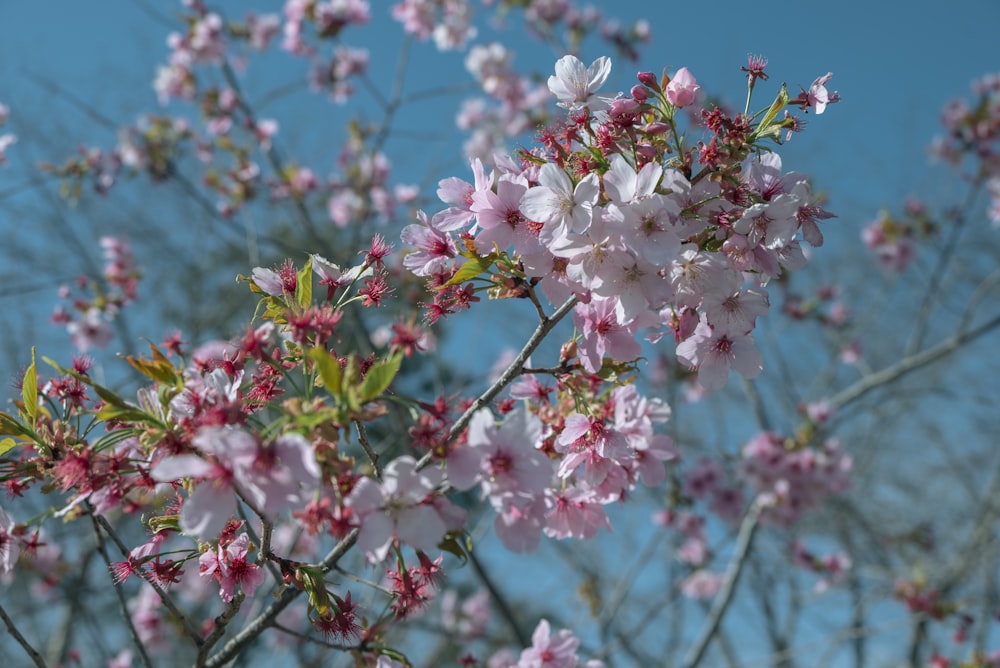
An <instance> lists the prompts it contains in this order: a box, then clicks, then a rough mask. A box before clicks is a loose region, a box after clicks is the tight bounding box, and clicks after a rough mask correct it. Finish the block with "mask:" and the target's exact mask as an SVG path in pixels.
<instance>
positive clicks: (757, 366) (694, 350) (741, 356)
mask: <svg viewBox="0 0 1000 668" xmlns="http://www.w3.org/2000/svg"><path fill="white" fill-rule="evenodd" d="M677 358H678V359H679V360H681V361H682V362H684V363H685V364H687V365H688V366H689V367H691V368H696V369H698V382H699V383H700V384H701V386H702V387H704V388H705V389H706V390H717V389H719V388H721V387H722V386H723V385H725V384H726V380H727V379H728V378H729V370H730V368H732V369H736V371H738V372H739V373H740V375H742V376H743V377H744V378H755V377H756V376H757V375H758V374H759V373H760V372H761V371H763V369H764V366H763V361H762V360H761V356H760V353H759V352H758V351H757V346H755V345H754V342H753V338H752V337H751V336H749V335H744V334H734V333H728V332H724V331H721V330H719V331H716V330H714V329H713V328H712V326H711V325H709V324H708V320H706V319H705V317H704V315H703V316H702V319H701V322H699V323H698V326H697V327H696V328H695V330H694V334H693V335H692V336H691V337H689V338H687V339H685V340H684V341H682V342H681V343H680V344H679V345H678V346H677Z"/></svg>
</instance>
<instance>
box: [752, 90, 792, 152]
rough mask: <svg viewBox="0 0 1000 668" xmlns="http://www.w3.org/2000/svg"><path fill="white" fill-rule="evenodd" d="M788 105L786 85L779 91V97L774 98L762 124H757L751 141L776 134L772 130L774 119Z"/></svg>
mask: <svg viewBox="0 0 1000 668" xmlns="http://www.w3.org/2000/svg"><path fill="white" fill-rule="evenodd" d="M786 104H788V87H787V86H786V85H785V84H781V90H780V91H778V96H777V97H776V98H774V102H772V103H771V106H770V107H768V110H767V113H765V114H764V118H762V119H760V123H758V124H757V129H756V130H754V131H753V133H752V134H751V135H750V141H751V142H752V141H754V140H756V139H759V138H761V137H764V136H767V135H770V134H774V130H773V129H772V128H770V125H771V121H773V120H774V117H775V116H777V115H778V112H779V111H781V110H782V109H784V108H785V105H786Z"/></svg>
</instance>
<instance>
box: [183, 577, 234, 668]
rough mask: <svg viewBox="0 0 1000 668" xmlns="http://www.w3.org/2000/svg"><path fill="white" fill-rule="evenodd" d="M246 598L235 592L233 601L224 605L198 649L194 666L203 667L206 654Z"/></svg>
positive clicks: (217, 640) (220, 637) (220, 636)
mask: <svg viewBox="0 0 1000 668" xmlns="http://www.w3.org/2000/svg"><path fill="white" fill-rule="evenodd" d="M245 598H246V597H245V596H244V594H243V592H237V594H236V596H234V597H233V600H232V601H230V602H229V603H228V604H227V605H226V609H225V610H223V611H222V614H221V615H219V616H218V617H216V618H215V624H214V625H213V627H212V632H211V633H210V634H209V635H208V637H207V638H205V643H204V644H203V645H202V646H201V647H199V648H198V658H197V660H196V662H195V665H196V666H198V668H201V666H204V665H205V660H206V659H207V658H208V653H209V652H210V651H211V650H212V648H213V647H215V644H216V643H217V642H219V640H221V639H222V636H223V635H225V633H226V627H227V626H229V622H231V621H232V620H233V617H235V616H236V613H237V612H239V611H240V606H242V605H243V601H244V599H245Z"/></svg>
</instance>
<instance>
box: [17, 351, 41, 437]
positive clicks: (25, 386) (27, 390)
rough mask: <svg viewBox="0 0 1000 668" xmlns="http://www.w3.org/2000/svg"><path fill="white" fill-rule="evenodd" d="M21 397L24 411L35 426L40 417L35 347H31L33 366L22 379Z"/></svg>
mask: <svg viewBox="0 0 1000 668" xmlns="http://www.w3.org/2000/svg"><path fill="white" fill-rule="evenodd" d="M21 399H22V401H24V413H25V415H27V417H28V418H29V419H30V420H31V426H32V428H34V426H35V420H36V419H37V418H38V372H37V369H36V367H35V349H34V348H32V349H31V366H29V367H28V368H27V370H26V371H25V372H24V378H23V379H22V380H21Z"/></svg>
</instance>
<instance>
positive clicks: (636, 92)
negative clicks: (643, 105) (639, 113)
mask: <svg viewBox="0 0 1000 668" xmlns="http://www.w3.org/2000/svg"><path fill="white" fill-rule="evenodd" d="M629 94H630V95H631V96H632V97H633V98H634V99H635V101H636V102H645V101H646V99H647V98H648V97H649V91H647V90H646V87H645V86H639V85H635V86H632V90H630V91H629Z"/></svg>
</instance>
